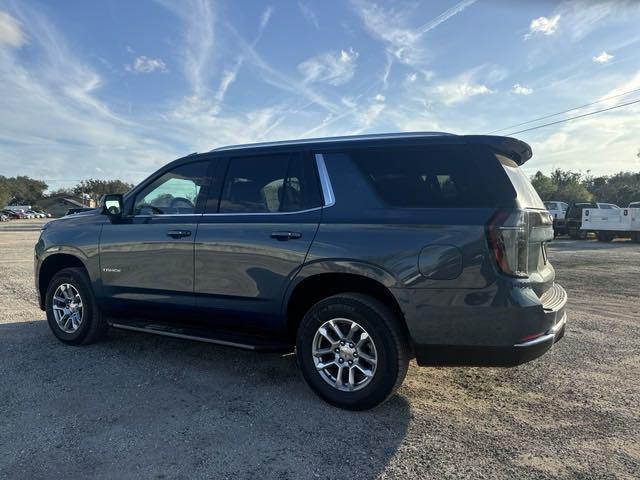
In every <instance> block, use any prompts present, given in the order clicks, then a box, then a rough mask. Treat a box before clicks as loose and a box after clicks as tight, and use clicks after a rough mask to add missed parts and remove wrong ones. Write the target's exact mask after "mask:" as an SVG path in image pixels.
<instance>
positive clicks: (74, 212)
mask: <svg viewBox="0 0 640 480" xmlns="http://www.w3.org/2000/svg"><path fill="white" fill-rule="evenodd" d="M89 210H94V209H93V208H70V209H69V210H67V213H65V216H67V215H74V214H76V213H81V212H88V211H89Z"/></svg>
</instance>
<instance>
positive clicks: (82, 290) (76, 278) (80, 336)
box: [45, 269, 95, 345]
mask: <svg viewBox="0 0 640 480" xmlns="http://www.w3.org/2000/svg"><path fill="white" fill-rule="evenodd" d="M63 283H68V284H70V285H73V286H74V287H75V288H76V290H78V293H79V294H80V298H81V299H82V308H83V312H82V315H83V316H82V322H81V323H80V327H79V328H78V330H76V331H75V332H73V333H66V332H64V331H62V330H61V329H60V327H59V326H58V323H57V322H56V320H55V317H54V315H53V295H54V293H55V292H56V290H57V288H58V287H59V286H60V285H61V284H63ZM45 311H46V314H47V323H48V324H49V328H50V329H51V331H52V332H53V334H54V335H55V336H56V337H57V338H58V339H59V340H61V341H62V342H64V343H68V344H71V345H79V344H81V343H82V342H83V341H84V339H85V338H86V337H87V335H88V334H89V331H90V329H91V322H92V321H94V318H93V317H94V311H95V307H94V302H93V291H92V290H91V286H90V285H89V282H88V280H87V279H86V278H85V276H84V275H83V274H82V273H80V272H78V271H77V270H76V269H64V270H61V271H60V272H58V273H57V274H56V275H55V276H54V277H53V279H52V280H51V282H50V283H49V286H48V287H47V293H46V296H45Z"/></svg>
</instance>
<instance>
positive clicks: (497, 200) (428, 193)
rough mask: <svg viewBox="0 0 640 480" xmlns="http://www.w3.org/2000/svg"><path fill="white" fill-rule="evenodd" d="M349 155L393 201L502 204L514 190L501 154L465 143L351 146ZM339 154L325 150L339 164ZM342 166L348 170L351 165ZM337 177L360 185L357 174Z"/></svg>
mask: <svg viewBox="0 0 640 480" xmlns="http://www.w3.org/2000/svg"><path fill="white" fill-rule="evenodd" d="M348 156H349V157H350V158H351V160H352V161H353V162H354V163H355V165H357V167H358V168H359V170H360V171H361V173H362V174H363V178H365V179H366V181H367V183H368V184H369V185H370V186H371V187H373V190H374V191H375V192H376V193H377V195H378V196H379V198H380V199H381V200H382V201H383V202H384V203H385V204H386V205H388V206H391V207H402V208H407V207H408V208H433V207H435V208H442V207H484V206H496V205H501V204H505V203H507V202H508V201H509V197H510V196H511V195H513V189H512V188H510V185H509V184H508V180H507V179H506V178H505V175H504V173H503V172H500V171H499V170H498V168H499V166H498V164H497V162H496V160H495V158H491V156H489V155H487V154H486V153H485V152H484V151H474V150H473V149H469V148H466V147H464V146H457V145H446V146H440V145H433V146H424V147H401V148H379V149H362V150H353V151H351V152H348ZM335 157H336V154H327V155H325V160H326V161H327V162H328V165H329V166H331V167H336V166H337V163H339V162H338V161H337V159H336V158H335ZM343 160H344V159H343ZM341 163H344V161H342V162H341ZM339 168H340V169H341V170H344V169H345V166H344V165H340V166H339ZM333 170H335V168H333ZM329 173H330V174H333V173H335V172H332V171H331V170H330V172H329ZM337 177H341V178H335V183H336V185H338V186H341V187H342V188H344V189H347V190H349V189H353V188H356V187H355V186H353V185H355V184H354V181H353V179H351V178H349V179H348V180H343V178H346V176H341V175H337ZM333 181H334V178H332V182H333ZM345 183H351V184H352V186H351V187H350V186H349V185H348V184H345ZM511 198H513V197H511Z"/></svg>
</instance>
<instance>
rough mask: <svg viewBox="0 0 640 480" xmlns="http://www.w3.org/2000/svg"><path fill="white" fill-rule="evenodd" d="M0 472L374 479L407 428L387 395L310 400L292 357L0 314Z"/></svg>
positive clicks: (399, 400) (402, 403) (404, 415)
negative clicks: (81, 336) (80, 335)
mask: <svg viewBox="0 0 640 480" xmlns="http://www.w3.org/2000/svg"><path fill="white" fill-rule="evenodd" d="M0 392H2V401H1V402H0V444H1V445H3V446H4V448H3V450H4V451H3V458H2V460H0V477H8V478H30V479H33V478H45V477H46V478H52V477H53V478H56V477H63V478H69V477H82V478H86V477H90V476H91V477H94V476H98V477H108V478H114V477H115V478H129V477H142V478H200V477H206V478H212V477H213V478H227V477H229V478H231V477H233V478H252V477H256V478H375V477H377V476H378V475H380V474H381V472H382V471H383V470H384V468H385V466H386V465H387V464H388V463H389V462H390V460H391V458H392V457H393V455H394V454H395V452H396V451H397V449H398V447H399V446H400V444H401V443H402V441H403V439H404V438H405V436H406V433H407V426H408V423H409V418H410V410H409V405H408V403H407V401H406V400H405V399H404V398H403V397H401V396H399V395H396V396H395V397H393V398H392V399H391V400H390V401H389V402H387V403H386V404H384V405H382V406H380V407H378V408H376V409H374V410H371V411H368V412H348V411H343V410H340V409H336V408H334V407H331V406H329V405H327V404H325V403H323V402H322V401H321V400H319V399H318V398H317V397H316V396H315V395H314V394H313V393H312V392H311V391H310V390H309V389H308V388H307V387H306V385H305V384H304V382H303V381H302V378H301V376H300V375H299V372H298V369H297V366H296V362H295V358H294V356H293V355H275V354H257V353H251V352H245V351H241V350H234V349H230V348H225V347H218V346H213V345H209V344H201V343H196V342H187V341H181V340H177V339H171V338H164V337H156V336H152V335H145V334H137V333H132V332H118V331H112V332H111V333H110V335H109V338H108V339H107V340H105V341H103V342H100V343H98V344H95V345H91V346H85V347H71V346H66V345H63V344H61V343H60V342H58V341H57V340H55V338H54V337H53V336H52V335H51V333H50V332H49V330H48V328H47V325H46V322H44V321H33V322H24V323H11V324H0Z"/></svg>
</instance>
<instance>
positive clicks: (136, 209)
mask: <svg viewBox="0 0 640 480" xmlns="http://www.w3.org/2000/svg"><path fill="white" fill-rule="evenodd" d="M208 166H209V164H208V162H195V163H189V164H186V165H181V166H179V167H176V168H174V169H173V170H170V171H168V172H166V173H164V174H163V175H162V176H160V177H158V178H157V179H156V180H154V181H153V182H151V183H150V184H149V185H147V186H146V187H145V188H144V189H143V190H142V191H141V192H140V193H138V195H136V200H135V203H134V206H133V214H134V215H168V214H190V213H195V211H196V205H197V203H198V198H199V196H200V192H201V190H202V187H203V186H204V185H205V184H206V182H207V169H208Z"/></svg>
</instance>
